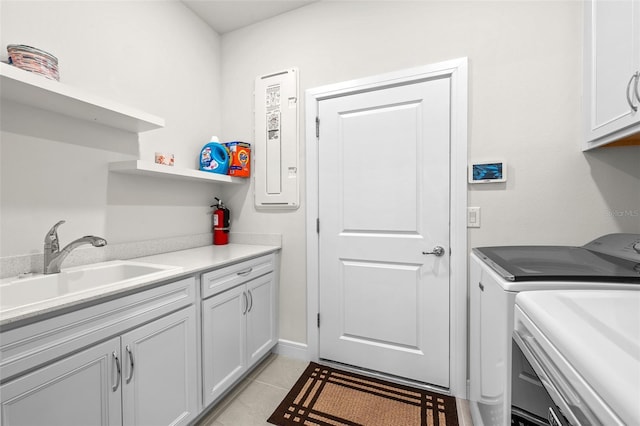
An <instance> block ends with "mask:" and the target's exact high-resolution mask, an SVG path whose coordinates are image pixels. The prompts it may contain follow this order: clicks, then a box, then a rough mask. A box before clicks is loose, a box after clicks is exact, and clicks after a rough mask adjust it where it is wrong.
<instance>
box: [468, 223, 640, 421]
mask: <svg viewBox="0 0 640 426" xmlns="http://www.w3.org/2000/svg"><path fill="white" fill-rule="evenodd" d="M469 285H470V301H469V303H470V306H469V336H470V337H469V400H470V408H471V415H472V418H473V424H474V425H475V426H482V425H485V426H510V425H511V424H512V423H511V422H512V413H513V415H514V416H513V419H514V424H515V425H518V424H521V425H528V424H533V425H535V424H540V425H545V424H548V423H547V421H546V420H545V419H546V417H547V409H548V406H549V401H548V400H544V399H541V398H539V397H538V396H537V395H540V389H541V388H542V384H541V383H540V381H539V380H538V378H537V376H536V374H535V372H534V371H533V370H532V369H531V367H530V366H529V364H528V363H527V362H526V361H525V360H524V358H523V359H520V355H519V356H517V357H515V358H512V353H513V351H512V333H513V328H514V327H513V324H514V305H515V298H516V295H517V294H518V293H519V292H521V291H536V290H570V289H610V290H613V289H621V290H639V289H640V234H609V235H605V236H602V237H600V238H598V239H596V240H594V241H592V242H590V243H588V244H586V245H585V246H582V247H572V246H535V245H534V246H502V247H480V248H474V249H473V251H472V254H471V262H470V283H469ZM562 326H563V325H562V324H561V323H558V327H562ZM512 379H513V384H512ZM512 388H513V389H515V391H514V392H513V395H514V398H512ZM512 407H513V410H512Z"/></svg>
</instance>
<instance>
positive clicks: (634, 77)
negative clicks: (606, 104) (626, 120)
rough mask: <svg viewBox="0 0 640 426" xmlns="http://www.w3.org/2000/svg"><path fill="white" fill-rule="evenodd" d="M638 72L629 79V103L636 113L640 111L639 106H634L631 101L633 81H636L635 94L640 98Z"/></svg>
mask: <svg viewBox="0 0 640 426" xmlns="http://www.w3.org/2000/svg"><path fill="white" fill-rule="evenodd" d="M638 74H639V73H638V72H637V71H636V72H635V73H634V74H633V75H632V76H631V78H630V79H629V82H628V83H627V103H629V106H630V107H631V109H632V110H634V111H638V106H637V105H634V103H633V99H631V83H633V80H635V81H636V83H635V85H634V88H633V91H634V92H635V94H636V96H638ZM639 99H640V97H639Z"/></svg>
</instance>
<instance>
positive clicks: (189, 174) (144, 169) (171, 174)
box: [109, 160, 249, 183]
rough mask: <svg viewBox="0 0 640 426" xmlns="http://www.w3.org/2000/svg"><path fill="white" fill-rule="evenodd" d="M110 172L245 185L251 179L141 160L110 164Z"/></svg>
mask: <svg viewBox="0 0 640 426" xmlns="http://www.w3.org/2000/svg"><path fill="white" fill-rule="evenodd" d="M109 170H110V171H112V172H117V173H128V174H134V175H143V176H153V177H167V178H175V179H186V180H197V181H200V182H203V181H204V182H222V183H245V182H248V181H249V179H246V178H239V177H231V176H227V175H221V174H217V173H209V172H201V171H200V170H192V169H181V168H179V167H174V166H163V165H162V164H156V163H151V162H149V161H141V160H131V161H117V162H114V163H109Z"/></svg>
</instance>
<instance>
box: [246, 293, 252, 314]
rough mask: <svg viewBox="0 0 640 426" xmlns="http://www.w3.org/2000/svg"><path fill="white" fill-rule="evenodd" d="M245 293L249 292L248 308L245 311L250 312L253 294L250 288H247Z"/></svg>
mask: <svg viewBox="0 0 640 426" xmlns="http://www.w3.org/2000/svg"><path fill="white" fill-rule="evenodd" d="M247 293H249V309H247V312H251V308H253V294H252V293H251V290H247Z"/></svg>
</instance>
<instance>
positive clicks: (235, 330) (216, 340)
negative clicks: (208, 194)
mask: <svg viewBox="0 0 640 426" xmlns="http://www.w3.org/2000/svg"><path fill="white" fill-rule="evenodd" d="M247 307H248V299H247V293H246V291H245V286H244V285H240V286H237V287H234V288H232V289H230V290H227V291H225V292H223V293H220V294H218V295H216V296H213V297H211V298H209V299H206V300H204V301H203V302H202V374H203V387H204V392H203V393H204V403H205V405H209V404H211V403H212V402H213V401H215V400H216V399H217V398H218V397H219V396H220V395H222V394H223V393H224V392H225V391H226V390H227V389H228V388H229V387H230V386H231V385H233V383H235V382H236V380H238V379H239V378H240V377H242V375H243V374H244V372H245V371H246V355H245V353H246V346H245V341H246V311H247Z"/></svg>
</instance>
